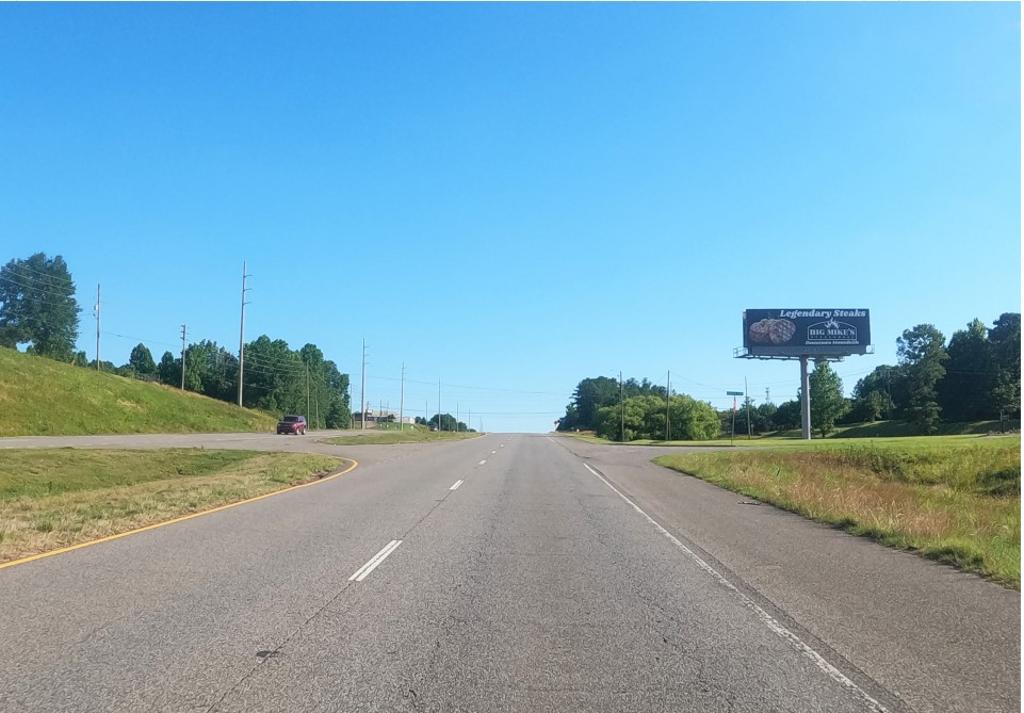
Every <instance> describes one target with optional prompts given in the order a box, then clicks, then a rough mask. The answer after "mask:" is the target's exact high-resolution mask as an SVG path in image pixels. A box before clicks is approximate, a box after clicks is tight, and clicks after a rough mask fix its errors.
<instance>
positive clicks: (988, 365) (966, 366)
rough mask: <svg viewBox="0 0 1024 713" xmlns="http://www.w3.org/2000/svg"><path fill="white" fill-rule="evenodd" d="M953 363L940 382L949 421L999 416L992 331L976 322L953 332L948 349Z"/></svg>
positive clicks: (940, 394) (940, 399) (983, 324)
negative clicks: (995, 395)
mask: <svg viewBox="0 0 1024 713" xmlns="http://www.w3.org/2000/svg"><path fill="white" fill-rule="evenodd" d="M946 353H947V354H948V355H949V361H948V362H947V363H946V372H945V375H944V376H943V377H942V379H941V380H940V381H939V382H938V386H937V393H938V402H939V405H940V406H941V407H942V414H943V416H944V417H945V419H946V420H949V421H978V420H981V419H983V418H993V417H996V416H998V415H999V407H998V406H996V405H994V404H993V401H992V389H993V387H994V386H995V383H996V376H997V374H996V371H995V364H994V359H993V349H992V344H991V343H990V342H989V339H988V329H987V328H986V327H985V323H984V322H982V321H981V320H980V319H975V320H973V321H971V322H970V323H969V324H968V325H967V329H960V330H957V331H956V332H954V333H953V336H952V337H951V338H950V340H949V347H948V348H947V349H946Z"/></svg>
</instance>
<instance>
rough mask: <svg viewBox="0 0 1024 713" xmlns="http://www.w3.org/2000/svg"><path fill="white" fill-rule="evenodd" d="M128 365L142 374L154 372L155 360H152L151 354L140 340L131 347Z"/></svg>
mask: <svg viewBox="0 0 1024 713" xmlns="http://www.w3.org/2000/svg"><path fill="white" fill-rule="evenodd" d="M128 367H129V368H130V369H131V370H132V371H134V372H135V373H136V374H141V375H143V376H151V375H153V374H156V362H155V361H153V354H152V353H151V352H150V351H149V348H148V347H147V346H146V345H145V344H142V343H141V342H140V343H138V344H136V345H135V348H134V349H132V353H131V356H129V357H128Z"/></svg>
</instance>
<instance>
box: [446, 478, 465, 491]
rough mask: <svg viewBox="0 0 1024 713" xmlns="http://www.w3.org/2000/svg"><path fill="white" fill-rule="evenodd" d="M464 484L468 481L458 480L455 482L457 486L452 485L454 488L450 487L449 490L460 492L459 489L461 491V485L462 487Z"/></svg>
mask: <svg viewBox="0 0 1024 713" xmlns="http://www.w3.org/2000/svg"><path fill="white" fill-rule="evenodd" d="M464 482H466V481H464V480H456V481H455V484H454V485H452V487H450V488H448V489H449V490H458V489H459V486H460V485H462V484H463V483H464Z"/></svg>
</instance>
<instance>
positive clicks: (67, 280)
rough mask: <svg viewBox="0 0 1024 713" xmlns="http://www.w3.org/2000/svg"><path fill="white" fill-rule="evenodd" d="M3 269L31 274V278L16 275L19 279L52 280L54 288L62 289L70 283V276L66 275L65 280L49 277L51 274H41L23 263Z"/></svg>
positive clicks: (54, 276) (41, 272)
mask: <svg viewBox="0 0 1024 713" xmlns="http://www.w3.org/2000/svg"><path fill="white" fill-rule="evenodd" d="M5 267H7V269H9V270H12V271H15V270H24V271H27V272H30V273H32V275H31V276H30V275H18V276H19V277H26V278H28V279H34V277H43V278H46V279H47V280H54V281H55V282H56V284H55V285H54V287H64V286H65V285H67V284H68V283H70V282H71V276H70V275H68V277H66V278H64V277H57V276H56V275H51V274H49V273H47V272H43V271H42V270H36V269H35V268H32V267H29V266H28V265H26V264H25V263H23V262H22V263H15V264H13V265H5ZM15 274H17V273H15Z"/></svg>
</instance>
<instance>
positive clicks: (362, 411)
mask: <svg viewBox="0 0 1024 713" xmlns="http://www.w3.org/2000/svg"><path fill="white" fill-rule="evenodd" d="M361 378H362V382H363V385H362V387H360V389H359V417H360V421H361V425H360V429H362V430H363V431H365V430H366V339H365V338H364V339H363V370H362V377H361Z"/></svg>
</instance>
